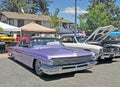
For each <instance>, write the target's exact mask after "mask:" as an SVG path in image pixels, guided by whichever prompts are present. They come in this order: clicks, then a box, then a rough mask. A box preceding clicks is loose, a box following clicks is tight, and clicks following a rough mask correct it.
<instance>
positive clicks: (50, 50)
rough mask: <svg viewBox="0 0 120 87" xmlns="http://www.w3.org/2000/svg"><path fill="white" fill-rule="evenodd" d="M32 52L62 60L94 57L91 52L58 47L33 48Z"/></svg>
mask: <svg viewBox="0 0 120 87" xmlns="http://www.w3.org/2000/svg"><path fill="white" fill-rule="evenodd" d="M34 52H35V53H37V54H39V55H41V56H44V57H46V58H49V59H51V58H63V57H78V56H88V55H94V53H93V52H91V51H85V50H78V49H76V50H75V49H74V50H73V49H69V48H65V47H60V46H47V47H42V48H39V49H38V48H37V49H35V48H34Z"/></svg>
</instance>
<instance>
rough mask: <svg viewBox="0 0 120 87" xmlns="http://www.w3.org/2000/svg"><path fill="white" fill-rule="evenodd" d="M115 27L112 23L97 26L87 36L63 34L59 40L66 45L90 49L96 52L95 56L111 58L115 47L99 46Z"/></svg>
mask: <svg viewBox="0 0 120 87" xmlns="http://www.w3.org/2000/svg"><path fill="white" fill-rule="evenodd" d="M115 29H116V28H115V27H114V26H112V25H110V26H105V27H99V28H97V29H96V30H95V31H94V32H93V33H92V34H91V35H90V36H89V37H87V38H84V37H83V36H82V35H81V34H64V35H62V37H61V41H62V43H63V44H64V45H65V46H66V47H69V48H75V49H79V48H81V49H86V50H90V51H93V52H94V53H95V54H96V57H97V58H107V59H108V60H112V59H113V58H112V57H113V56H114V55H115V53H116V52H114V50H115V51H116V49H114V47H113V46H112V47H111V46H101V45H100V44H101V42H102V41H103V40H104V39H105V38H106V37H107V36H108V35H109V34H110V33H111V32H112V31H114V30H115Z"/></svg>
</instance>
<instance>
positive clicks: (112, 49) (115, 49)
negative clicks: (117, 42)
mask: <svg viewBox="0 0 120 87" xmlns="http://www.w3.org/2000/svg"><path fill="white" fill-rule="evenodd" d="M118 51H119V49H118V48H116V47H105V48H104V49H103V52H118Z"/></svg>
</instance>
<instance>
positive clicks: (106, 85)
mask: <svg viewBox="0 0 120 87" xmlns="http://www.w3.org/2000/svg"><path fill="white" fill-rule="evenodd" d="M0 87H120V59H114V61H113V62H111V63H107V62H104V61H102V62H101V64H98V65H96V66H94V67H93V68H92V69H89V70H86V71H80V72H74V73H69V74H62V75H53V76H44V77H38V76H36V75H35V74H34V72H33V71H32V70H31V69H30V68H28V67H26V66H24V65H23V64H21V63H19V62H17V61H12V60H10V59H7V58H6V57H4V58H1V59H0Z"/></svg>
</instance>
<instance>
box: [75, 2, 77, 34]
mask: <svg viewBox="0 0 120 87" xmlns="http://www.w3.org/2000/svg"><path fill="white" fill-rule="evenodd" d="M76 33H77V0H75V34H76Z"/></svg>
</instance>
